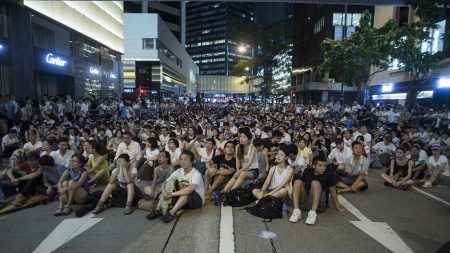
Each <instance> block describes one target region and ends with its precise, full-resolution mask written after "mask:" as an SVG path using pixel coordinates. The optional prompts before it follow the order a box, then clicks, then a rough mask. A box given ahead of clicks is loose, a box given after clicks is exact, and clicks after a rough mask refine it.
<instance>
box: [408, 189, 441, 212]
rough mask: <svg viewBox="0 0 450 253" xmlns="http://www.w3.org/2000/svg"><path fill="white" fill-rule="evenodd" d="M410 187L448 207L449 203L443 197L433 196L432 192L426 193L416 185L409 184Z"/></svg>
mask: <svg viewBox="0 0 450 253" xmlns="http://www.w3.org/2000/svg"><path fill="white" fill-rule="evenodd" d="M411 188H412V189H413V190H414V191H417V192H418V193H420V194H422V195H425V196H426V197H429V198H432V199H434V200H436V201H438V202H440V203H442V204H444V205H446V206H447V207H450V203H449V202H447V201H445V200H443V199H441V198H438V197H436V196H434V195H433V194H430V193H428V192H425V191H422V190H421V189H419V188H418V187H416V186H411Z"/></svg>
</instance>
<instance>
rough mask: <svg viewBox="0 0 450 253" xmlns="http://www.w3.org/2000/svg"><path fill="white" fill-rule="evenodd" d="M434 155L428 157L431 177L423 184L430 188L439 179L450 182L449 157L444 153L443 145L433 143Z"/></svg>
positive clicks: (445, 182) (442, 181)
mask: <svg viewBox="0 0 450 253" xmlns="http://www.w3.org/2000/svg"><path fill="white" fill-rule="evenodd" d="M431 152H432V153H433V155H432V156H430V157H429V158H428V163H427V167H428V172H429V173H430V178H429V179H428V180H427V181H426V182H425V183H424V184H423V186H422V187H425V188H428V187H431V186H432V185H433V184H436V183H437V182H438V181H439V183H441V184H446V185H449V184H450V169H449V165H448V159H447V157H445V156H444V155H442V147H441V145H440V144H433V145H432V146H431Z"/></svg>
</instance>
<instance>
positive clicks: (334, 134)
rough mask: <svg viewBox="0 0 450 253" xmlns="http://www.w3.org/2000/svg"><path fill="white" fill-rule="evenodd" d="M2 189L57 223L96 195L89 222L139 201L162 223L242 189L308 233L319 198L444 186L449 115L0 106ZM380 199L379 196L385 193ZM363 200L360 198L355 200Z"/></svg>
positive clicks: (241, 107)
mask: <svg viewBox="0 0 450 253" xmlns="http://www.w3.org/2000/svg"><path fill="white" fill-rule="evenodd" d="M0 102H1V103H0V109H1V110H0V134H1V135H4V136H3V137H2V141H1V145H2V146H1V151H2V157H3V159H4V161H5V165H4V166H3V163H4V162H1V163H0V166H2V167H1V168H0V187H1V188H0V189H1V190H2V194H3V195H4V198H12V204H13V205H16V206H20V205H22V204H23V203H24V202H25V201H26V200H27V198H29V197H30V196H32V195H34V194H44V195H47V196H49V197H50V198H52V199H55V200H59V205H58V208H57V210H56V211H55V213H54V214H55V215H56V216H60V215H69V214H71V212H72V207H73V205H74V204H82V203H85V202H86V201H87V199H88V197H89V195H90V194H91V191H92V189H94V188H100V189H102V190H103V192H102V194H101V197H100V199H99V201H98V203H97V205H96V207H95V209H94V211H93V212H94V213H95V214H97V213H100V212H102V211H104V210H105V209H106V208H108V206H111V202H114V204H113V206H123V207H124V214H126V215H127V214H131V213H132V212H133V210H134V208H135V207H136V204H137V202H138V201H139V200H140V199H146V200H155V201H156V203H157V205H156V207H155V208H154V209H153V210H152V211H150V213H149V214H148V215H147V216H146V217H147V218H148V219H156V218H158V217H161V219H162V220H163V221H164V222H170V221H171V220H172V219H174V217H176V215H177V213H178V212H179V211H180V210H182V209H196V208H201V207H202V206H203V205H204V204H205V202H207V201H211V200H213V199H214V195H220V196H221V199H222V200H225V202H224V204H226V202H227V201H226V199H227V195H228V193H229V192H230V191H232V190H234V189H237V188H240V187H245V186H246V185H248V183H249V182H252V183H254V185H257V187H254V188H253V189H252V191H251V192H252V194H253V196H254V197H255V199H257V200H259V199H262V198H264V197H265V196H273V197H275V198H279V199H282V200H283V201H285V202H286V203H289V202H291V201H292V203H293V207H294V209H293V211H292V213H291V215H290V217H289V221H291V222H298V221H299V220H300V219H301V210H300V209H301V208H300V207H301V205H303V204H306V205H307V206H308V210H309V211H308V214H307V217H306V219H305V223H306V224H310V225H313V224H315V222H316V219H317V210H318V208H319V205H320V201H321V198H322V196H323V194H322V193H323V192H325V193H326V195H328V194H330V195H331V199H332V202H333V206H334V207H335V208H336V210H338V211H345V209H344V208H343V207H342V206H341V205H340V204H339V201H338V197H337V194H345V193H358V192H363V191H366V190H369V189H370V188H369V180H368V174H369V171H373V170H377V169H379V170H384V172H383V173H379V174H381V177H382V178H383V179H384V182H385V185H386V186H391V187H393V188H396V189H400V190H408V188H409V187H410V186H411V185H419V186H421V187H433V185H436V184H449V182H450V171H449V163H448V160H447V156H446V155H447V154H448V152H449V150H450V137H449V131H450V111H449V108H448V107H445V106H444V107H431V106H418V105H416V106H414V107H404V106H401V105H381V106H380V105H375V104H367V105H360V104H358V103H356V102H354V103H353V104H351V105H342V106H341V105H340V104H339V103H328V104H319V105H295V104H275V105H268V104H262V103H257V102H249V103H233V101H231V100H230V101H229V102H227V103H194V102H188V101H182V102H171V103H166V104H164V105H163V104H159V103H153V102H151V101H150V100H149V99H148V98H137V99H136V100H134V101H130V100H118V99H96V98H89V97H88V98H83V99H79V100H77V101H75V100H72V98H71V97H70V96H67V97H66V98H62V97H47V96H45V97H43V98H42V100H41V101H39V103H37V101H32V100H31V99H29V98H28V99H26V100H25V101H24V102H23V103H18V102H16V100H15V98H14V96H7V97H6V98H5V99H2V100H1V101H0ZM386 190H387V189H386ZM362 194H363V193H362Z"/></svg>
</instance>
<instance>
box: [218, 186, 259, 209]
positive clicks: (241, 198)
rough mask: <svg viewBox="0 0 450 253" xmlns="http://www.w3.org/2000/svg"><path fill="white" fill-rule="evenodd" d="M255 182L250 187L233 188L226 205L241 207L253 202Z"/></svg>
mask: <svg viewBox="0 0 450 253" xmlns="http://www.w3.org/2000/svg"><path fill="white" fill-rule="evenodd" d="M252 190H253V184H251V185H250V186H249V187H248V188H243V187H238V188H236V189H234V190H231V191H230V192H229V193H228V195H227V199H226V201H225V203H224V205H229V206H231V207H241V206H245V205H247V204H250V203H251V202H253V200H254V198H253V195H252Z"/></svg>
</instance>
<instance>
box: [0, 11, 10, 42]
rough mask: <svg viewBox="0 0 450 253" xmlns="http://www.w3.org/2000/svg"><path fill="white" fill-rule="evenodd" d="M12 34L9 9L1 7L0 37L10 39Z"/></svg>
mask: <svg viewBox="0 0 450 253" xmlns="http://www.w3.org/2000/svg"><path fill="white" fill-rule="evenodd" d="M10 32H11V31H10V18H9V8H8V7H6V6H5V5H0V37H3V38H9V36H10Z"/></svg>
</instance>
